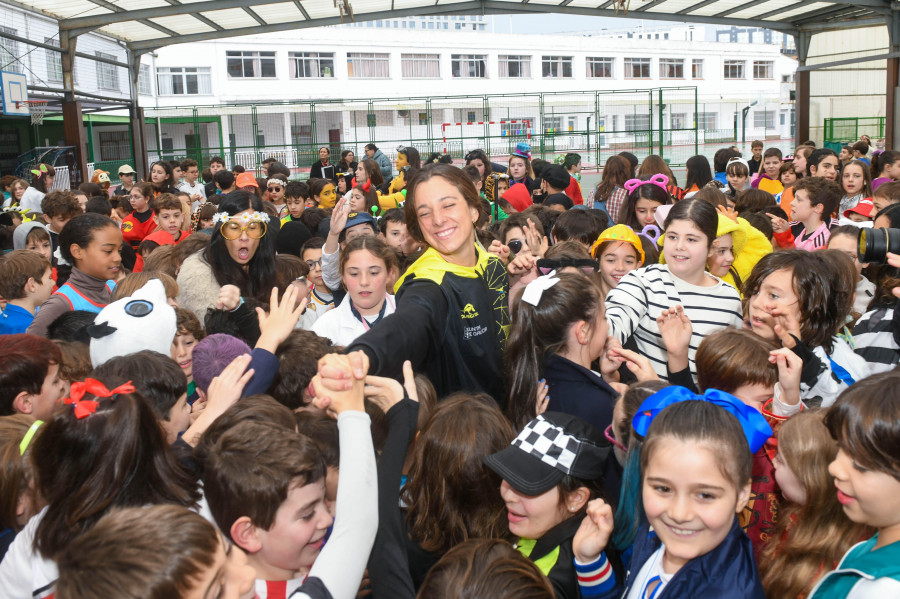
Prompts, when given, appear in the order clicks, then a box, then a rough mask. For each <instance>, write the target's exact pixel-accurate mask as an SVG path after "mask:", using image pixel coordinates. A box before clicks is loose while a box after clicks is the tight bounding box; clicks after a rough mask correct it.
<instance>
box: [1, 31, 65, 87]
mask: <svg viewBox="0 0 900 599" xmlns="http://www.w3.org/2000/svg"><path fill="white" fill-rule="evenodd" d="M4 41H8V40H4ZM44 43H45V44H47V45H48V46H54V47H56V48H59V40H58V39H56V37H45V38H44ZM44 54H45V55H46V56H47V80H48V81H62V55H61V54H60V53H59V52H54V51H53V50H44Z"/></svg>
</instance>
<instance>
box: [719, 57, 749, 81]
mask: <svg viewBox="0 0 900 599" xmlns="http://www.w3.org/2000/svg"><path fill="white" fill-rule="evenodd" d="M724 76H725V79H743V78H744V61H743V60H726V61H725V73H724Z"/></svg>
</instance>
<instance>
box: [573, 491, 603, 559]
mask: <svg viewBox="0 0 900 599" xmlns="http://www.w3.org/2000/svg"><path fill="white" fill-rule="evenodd" d="M612 531H613V511H612V507H610V505H609V504H608V503H606V502H605V501H603V500H602V499H592V500H591V501H590V502H589V503H588V505H587V515H586V516H585V517H584V520H582V521H581V526H579V527H578V531H576V532H575V537H574V538H573V539H572V550H573V551H574V553H575V559H577V560H578V561H579V562H581V563H582V564H589V563H591V562H594V561H596V560H597V558H599V557H600V553H601V552H602V551H603V550H604V549H606V545H607V543H609V537H610V535H611V534H612Z"/></svg>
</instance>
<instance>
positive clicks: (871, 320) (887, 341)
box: [853, 307, 900, 374]
mask: <svg viewBox="0 0 900 599" xmlns="http://www.w3.org/2000/svg"><path fill="white" fill-rule="evenodd" d="M894 318H895V316H894V308H885V307H881V308H875V309H874V310H872V311H871V312H866V313H865V314H864V315H863V316H862V318H860V319H859V320H858V321H857V322H856V326H854V327H853V340H854V341H855V342H856V349H855V351H856V353H857V354H858V355H860V356H862V357H863V358H864V359H865V360H866V362H868V363H869V370H870V371H871V372H872V374H876V373H879V372H887V371H888V370H893V369H894V368H895V367H896V366H897V364H898V363H900V345H897V341H896V340H895V338H894Z"/></svg>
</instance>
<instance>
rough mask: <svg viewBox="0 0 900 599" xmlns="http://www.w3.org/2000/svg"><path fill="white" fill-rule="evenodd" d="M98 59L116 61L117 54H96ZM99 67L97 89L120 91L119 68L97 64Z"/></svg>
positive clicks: (103, 63) (102, 63) (101, 63)
mask: <svg viewBox="0 0 900 599" xmlns="http://www.w3.org/2000/svg"><path fill="white" fill-rule="evenodd" d="M95 54H96V56H97V58H107V59H109V60H116V58H117V56H116V55H115V54H107V53H106V52H96V53H95ZM95 64H96V65H97V87H99V88H100V89H114V90H116V91H119V67H117V66H115V65H111V64H107V63H105V62H95Z"/></svg>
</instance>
